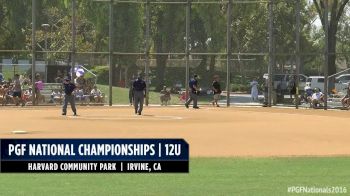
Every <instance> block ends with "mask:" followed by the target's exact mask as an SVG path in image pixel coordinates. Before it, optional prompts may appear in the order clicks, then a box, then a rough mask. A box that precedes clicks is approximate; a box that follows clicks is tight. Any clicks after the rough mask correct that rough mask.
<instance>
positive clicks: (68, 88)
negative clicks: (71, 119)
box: [62, 77, 77, 116]
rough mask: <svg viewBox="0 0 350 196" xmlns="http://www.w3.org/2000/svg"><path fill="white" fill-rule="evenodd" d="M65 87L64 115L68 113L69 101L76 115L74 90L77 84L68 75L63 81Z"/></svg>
mask: <svg viewBox="0 0 350 196" xmlns="http://www.w3.org/2000/svg"><path fill="white" fill-rule="evenodd" d="M63 87H64V93H65V95H64V100H63V107H62V115H66V114H67V105H68V103H70V106H71V107H72V111H73V113H74V116H76V115H77V109H76V108H75V97H74V95H73V91H74V89H75V88H76V86H75V84H74V83H72V82H71V81H70V79H69V78H68V77H67V78H65V79H64V81H63Z"/></svg>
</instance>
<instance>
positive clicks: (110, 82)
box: [108, 0, 114, 106]
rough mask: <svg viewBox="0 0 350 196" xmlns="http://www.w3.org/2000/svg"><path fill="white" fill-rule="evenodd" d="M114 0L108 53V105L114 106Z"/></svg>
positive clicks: (111, 11) (110, 11) (110, 19)
mask: <svg viewBox="0 0 350 196" xmlns="http://www.w3.org/2000/svg"><path fill="white" fill-rule="evenodd" d="M113 1H114V0H110V2H109V32H108V33H109V40H108V41H109V55H108V63H109V72H108V75H109V78H108V83H109V86H108V92H109V96H108V105H109V106H112V104H113V95H112V93H113V91H112V83H113V6H114V5H113V3H114V2H113Z"/></svg>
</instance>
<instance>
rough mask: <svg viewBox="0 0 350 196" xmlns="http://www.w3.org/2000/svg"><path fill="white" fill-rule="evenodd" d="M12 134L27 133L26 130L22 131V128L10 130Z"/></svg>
mask: <svg viewBox="0 0 350 196" xmlns="http://www.w3.org/2000/svg"><path fill="white" fill-rule="evenodd" d="M12 133H13V134H27V133H28V132H27V131H24V130H14V131H12Z"/></svg>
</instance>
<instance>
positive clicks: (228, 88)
mask: <svg viewBox="0 0 350 196" xmlns="http://www.w3.org/2000/svg"><path fill="white" fill-rule="evenodd" d="M231 15H232V0H229V1H228V3H227V30H226V39H227V40H226V41H227V45H226V47H227V48H226V52H227V56H226V58H227V62H226V64H227V65H226V72H227V73H226V106H227V107H229V106H230V104H231V103H230V101H231V99H230V94H231V93H230V91H231V66H232V61H231V56H232V55H231V54H232V42H231V38H232V32H231V24H232V16H231Z"/></svg>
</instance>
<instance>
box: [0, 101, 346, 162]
mask: <svg viewBox="0 0 350 196" xmlns="http://www.w3.org/2000/svg"><path fill="white" fill-rule="evenodd" d="M0 110H1V112H0V119H1V126H0V138H184V139H186V140H187V142H188V143H189V144H190V155H191V157H197V156H201V157H228V156H254V157H256V156H258V157H266V156H309V155H310V156H339V155H350V142H349V141H350V129H349V127H350V112H349V111H324V110H305V109H303V110H295V109H278V108H211V107H207V108H202V109H200V110H194V109H186V108H184V107H167V108H164V107H163V108H161V107H146V108H145V109H144V115H143V116H136V115H134V114H133V109H132V108H131V107H79V108H78V112H79V116H78V117H73V116H71V113H68V116H61V115H60V108H59V107H45V108H44V107H38V108H30V107H28V108H7V107H1V108H0ZM14 130H25V131H27V132H28V133H27V134H14V133H12V131H14Z"/></svg>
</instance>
